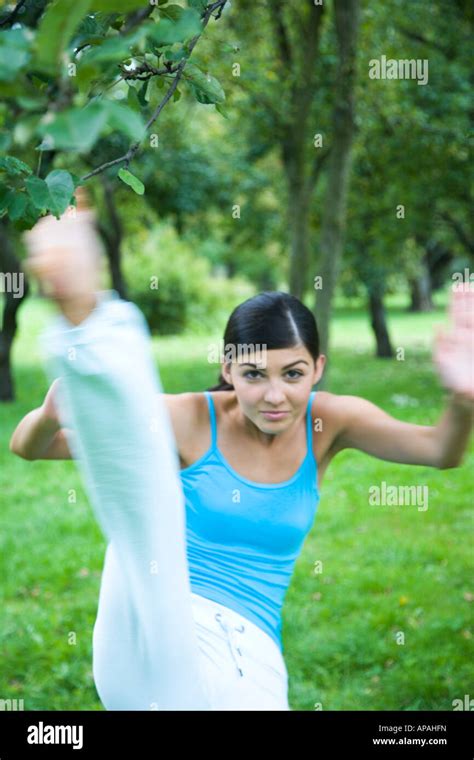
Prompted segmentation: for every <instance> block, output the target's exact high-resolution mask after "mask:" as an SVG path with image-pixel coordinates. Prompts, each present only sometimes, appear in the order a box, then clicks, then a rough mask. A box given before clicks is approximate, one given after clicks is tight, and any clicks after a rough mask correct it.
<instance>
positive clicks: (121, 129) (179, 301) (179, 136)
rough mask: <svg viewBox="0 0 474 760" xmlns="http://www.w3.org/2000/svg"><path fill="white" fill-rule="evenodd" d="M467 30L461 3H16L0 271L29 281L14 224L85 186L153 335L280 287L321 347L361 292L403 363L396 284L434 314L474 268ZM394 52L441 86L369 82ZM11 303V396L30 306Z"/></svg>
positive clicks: (3, 112)
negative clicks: (395, 337) (388, 302)
mask: <svg viewBox="0 0 474 760" xmlns="http://www.w3.org/2000/svg"><path fill="white" fill-rule="evenodd" d="M472 26H473V16H472V11H471V8H470V5H469V3H468V2H465V1H464V0H457V1H456V2H453V3H450V4H445V3H442V2H441V0H435V1H434V2H428V0H417V2H414V3H409V4H408V3H406V2H402V0H391V2H389V3H383V2H375V3H370V4H362V6H361V7H360V8H359V3H358V1H357V0H347V1H346V2H343V1H342V0H332V1H328V2H324V4H318V3H315V2H313V0H306V1H305V2H303V1H302V2H300V3H294V4H289V3H284V2H281V1H280V0H261V1H260V2H253V0H241V2H239V3H236V2H232V3H230V2H229V1H228V2H224V0H221V1H220V2H214V3H206V2H205V0H190V2H185V0H183V1H182V2H179V3H177V2H176V3H167V2H162V1H161V0H160V2H159V3H155V4H153V5H150V6H149V7H146V8H145V9H144V8H143V4H142V3H141V2H138V1H137V0H113V1H112V0H81V2H78V3H76V4H75V5H74V9H73V11H71V6H70V3H67V2H65V0H55V1H54V2H48V1H47V0H34V2H33V0H26V1H25V2H7V3H4V4H3V6H2V8H1V10H0V63H1V66H0V95H1V101H2V104H1V106H0V148H1V154H0V182H1V185H0V245H1V250H0V271H1V272H4V273H13V272H15V271H16V272H18V273H20V272H21V261H22V257H23V250H22V244H21V232H22V231H23V230H25V229H28V228H30V227H31V226H32V225H33V224H34V222H35V221H36V219H37V218H38V217H39V216H41V215H42V214H44V213H46V212H51V213H56V214H59V213H63V211H64V210H65V209H66V208H67V206H68V204H69V203H70V202H71V198H72V196H73V192H74V190H75V187H76V186H77V185H78V184H80V183H81V182H85V184H86V186H87V187H88V189H89V192H90V193H91V195H92V197H93V200H94V203H95V205H96V207H97V209H98V214H99V229H100V233H101V235H102V238H103V241H104V249H105V252H106V255H107V260H108V265H109V271H110V286H111V287H114V288H115V289H116V290H117V291H118V292H119V293H120V295H121V296H122V297H124V298H131V299H133V300H134V301H136V302H137V304H138V305H139V306H140V308H142V310H143V312H144V313H145V316H146V317H147V319H148V322H149V324H150V328H151V329H152V331H153V332H155V333H157V334H173V333H180V332H193V331H203V330H204V331H205V330H206V329H207V328H208V327H210V326H213V325H215V324H216V323H217V322H219V323H222V322H223V321H224V320H225V318H226V316H227V315H228V314H229V313H230V311H231V309H232V308H233V307H234V306H235V305H237V304H238V303H240V302H241V301H242V300H244V299H245V298H246V297H248V296H250V295H252V294H253V293H254V292H257V291H259V290H264V289H282V290H288V291H290V292H292V293H294V294H295V295H297V296H298V297H299V298H301V299H302V300H304V301H305V303H306V304H307V305H308V306H309V307H310V308H312V309H313V310H314V311H315V314H316V316H317V319H318V325H319V328H320V331H321V337H322V346H323V350H324V351H325V352H327V350H328V348H329V329H330V321H331V304H332V302H333V299H334V297H338V298H339V297H342V298H348V299H356V300H358V301H363V302H364V303H365V304H366V308H367V314H368V318H369V319H370V321H371V324H372V328H373V331H374V346H375V352H376V354H377V355H378V356H381V357H391V356H392V355H393V347H392V341H391V337H390V331H389V327H388V325H387V320H386V317H385V308H384V296H385V295H386V294H391V293H400V294H403V295H404V297H405V302H406V308H407V309H410V310H415V311H418V310H429V309H431V308H432V294H433V292H434V291H436V290H437V289H439V288H442V287H444V286H445V285H446V283H447V282H448V281H449V278H450V276H451V274H452V273H453V272H460V271H464V270H465V269H469V267H470V266H471V267H472V262H473V250H474V234H473V231H472V226H471V224H470V217H469V202H470V193H469V185H470V183H469V171H468V161H469V148H468V136H469V130H470V128H471V123H472V105H471V103H470V100H469V90H470V86H471V81H470V76H471V74H470V68H469V48H468V45H469V40H470V37H471V36H472ZM382 55H385V56H386V57H387V58H395V59H426V60H427V61H428V63H429V81H428V83H427V84H426V85H418V84H417V82H416V81H414V80H413V79H405V80H402V79H400V80H372V79H370V78H369V76H368V71H369V61H370V60H371V59H375V58H380V56H382ZM180 67H181V68H180ZM177 79H178V81H177V82H176V81H175V80H177ZM169 91H170V92H171V95H168V94H167V93H169ZM160 103H161V104H162V108H161V109H159V106H160ZM157 109H159V110H160V112H159V114H158V115H157V116H156V113H157ZM154 116H156V119H155V120H154V121H151V123H150V120H153V117H154ZM147 124H148V126H147ZM127 156H128V158H127ZM120 157H125V158H123V159H122V160H119V161H117V159H120ZM115 161H117V163H113V162H115ZM108 163H112V165H111V166H110V167H109V168H104V169H100V170H99V171H98V173H97V174H95V175H94V176H91V177H90V178H88V179H86V180H84V178H85V177H87V176H88V175H90V174H93V173H94V172H96V171H97V169H98V168H99V167H101V166H104V164H108ZM124 170H128V172H129V173H130V174H127V171H125V172H124ZM119 172H120V174H119ZM318 278H321V279H320V280H318ZM27 285H28V283H27V281H26V278H25V288H24V293H23V299H24V298H26V297H27V296H28V294H30V295H31V294H32V295H33V296H35V295H36V290H35V287H33V288H30V289H29V290H28V287H27ZM0 297H1V298H2V299H3V321H2V331H1V333H0V399H2V400H11V399H12V398H13V397H14V383H13V380H12V372H11V367H10V357H11V347H12V343H13V340H14V335H15V330H16V323H17V319H16V316H17V311H18V309H19V306H20V304H21V302H22V300H23V299H22V298H20V297H16V296H14V294H12V293H11V292H9V291H8V289H5V292H4V293H3V294H2V296H0Z"/></svg>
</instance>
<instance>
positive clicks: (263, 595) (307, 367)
mask: <svg viewBox="0 0 474 760" xmlns="http://www.w3.org/2000/svg"><path fill="white" fill-rule="evenodd" d="M27 242H28V246H29V251H30V258H29V268H30V271H31V272H32V273H33V274H35V275H36V276H37V277H38V279H39V281H40V283H41V284H42V287H43V289H44V291H47V292H48V293H49V295H50V297H51V298H53V299H54V300H55V301H56V303H57V304H58V306H59V307H60V310H61V312H62V316H58V317H57V318H56V320H55V322H54V323H53V325H52V326H51V327H50V328H49V330H48V331H47V332H46V333H45V334H44V335H43V338H42V340H43V345H44V347H45V349H46V352H47V356H48V361H49V364H48V370H49V373H50V376H51V379H53V378H56V379H55V380H54V382H53V383H52V385H51V387H50V389H49V391H48V394H47V395H46V398H45V400H44V403H43V405H42V406H41V407H40V408H38V409H35V410H33V411H32V412H30V413H29V414H27V415H26V416H25V417H24V418H23V420H21V422H20V423H19V425H18V427H17V428H16V430H15V431H14V433H13V436H12V439H11V442H10V448H11V450H12V451H13V452H14V453H16V454H18V455H19V456H22V457H24V458H25V459H30V460H31V459H66V458H69V457H74V458H75V459H77V461H78V463H79V466H80V468H81V471H82V473H83V475H84V478H85V482H86V485H87V488H88V493H89V495H90V499H91V505H92V507H93V509H94V513H95V515H96V517H97V519H98V521H99V524H100V525H101V528H102V530H103V533H104V536H105V537H106V539H107V541H108V545H107V551H106V556H105V564H104V572H103V576H102V584H101V590H100V598H99V609H98V615H97V620H96V623H95V626H94V632H93V672H94V678H95V683H96V687H97V691H98V694H99V696H100V698H101V701H102V703H103V704H104V706H105V707H106V708H107V709H137V710H144V709H146V710H148V709H164V710H174V709H178V710H208V709H211V710H289V709H290V708H289V704H288V674H287V670H286V666H285V661H284V658H283V647H282V641H281V609H282V604H283V600H284V596H285V593H286V590H287V588H288V585H289V582H290V580H291V576H292V572H293V568H294V564H295V561H296V559H297V557H298V556H299V554H300V552H301V549H302V546H303V543H304V540H305V538H306V536H307V534H308V532H309V530H310V528H311V526H312V524H313V521H314V517H315V514H316V510H317V507H318V503H319V496H320V487H321V483H322V478H323V475H324V472H325V471H326V469H327V467H328V465H329V463H330V461H331V460H332V459H333V457H334V456H335V455H336V454H337V453H338V452H339V451H341V450H342V449H344V448H355V449H359V450H361V451H365V452H366V453H368V454H370V455H372V456H375V457H378V458H380V459H384V460H387V461H392V462H402V463H406V464H418V465H426V466H432V467H437V468H445V467H454V466H457V465H459V464H460V462H461V460H462V457H463V453H464V451H465V449H466V446H467V442H468V438H469V433H470V430H471V427H472V416H473V408H474V382H473V377H472V367H473V365H472V361H473V357H472V351H473V348H472V344H473V296H472V294H471V293H459V294H456V297H455V298H454V297H453V301H452V305H451V315H452V318H453V325H452V330H451V332H450V333H449V334H444V335H442V334H441V333H440V334H439V335H438V339H437V347H436V353H435V362H436V366H437V368H438V371H439V373H440V376H441V379H442V381H443V383H444V386H445V387H446V388H447V389H449V390H450V391H451V394H450V400H449V404H448V406H447V408H446V410H445V412H444V414H443V416H442V418H441V419H440V421H439V423H438V424H437V425H436V426H424V425H414V424H410V423H406V422H402V421H400V420H397V419H394V418H393V417H391V416H390V415H388V414H387V413H385V412H384V411H383V410H381V409H380V408H378V407H377V406H375V405H374V404H372V403H371V402H369V401H367V400H365V399H363V398H359V397H356V396H346V395H336V394H333V393H329V392H322V391H320V392H315V391H314V390H313V386H314V385H315V384H316V383H317V382H318V381H319V379H320V378H321V375H322V373H323V369H324V364H325V356H324V355H322V354H320V350H319V342H318V333H317V328H316V324H315V320H314V317H313V315H312V314H311V312H310V311H309V310H308V309H307V308H306V307H305V306H304V305H303V304H302V303H301V302H300V301H299V300H298V299H296V298H294V297H293V296H291V295H288V294H286V293H281V292H265V293H260V294H259V295H257V296H255V297H253V298H250V299H248V300H247V301H245V302H244V303H242V304H240V306H238V307H237V308H236V309H235V310H234V311H233V312H232V314H231V316H230V319H229V321H228V324H227V327H226V331H225V335H224V346H225V350H226V352H228V351H229V349H230V350H231V353H232V355H231V356H230V358H229V356H224V358H223V361H222V363H221V375H220V378H219V383H218V385H217V386H214V387H212V388H210V389H209V390H208V391H206V392H205V393H204V394H201V393H182V394H177V395H169V394H163V389H162V386H161V380H160V377H159V374H157V373H156V370H155V369H154V363H153V360H152V357H151V353H150V347H149V335H148V331H147V328H146V324H145V321H144V319H143V317H142V315H141V312H140V311H139V310H138V309H137V308H136V307H135V306H134V305H133V304H131V303H127V302H124V301H122V300H120V299H119V298H118V297H117V295H116V294H115V293H114V292H113V291H99V290H98V255H99V245H98V241H97V238H96V237H95V233H94V230H93V226H92V224H91V218H90V216H85V215H84V214H82V213H80V212H79V213H78V214H77V216H76V217H63V218H62V219H61V220H60V221H57V220H55V219H52V218H47V219H44V220H42V221H41V222H40V223H39V224H38V225H37V227H36V228H35V229H34V230H33V231H32V232H31V233H29V234H28V236H27ZM262 347H263V350H262ZM241 349H243V350H241Z"/></svg>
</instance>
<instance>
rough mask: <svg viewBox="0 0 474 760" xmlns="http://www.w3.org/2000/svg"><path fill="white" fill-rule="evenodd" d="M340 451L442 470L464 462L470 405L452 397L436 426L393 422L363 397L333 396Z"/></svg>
mask: <svg viewBox="0 0 474 760" xmlns="http://www.w3.org/2000/svg"><path fill="white" fill-rule="evenodd" d="M335 400H337V401H336V404H335V406H337V412H336V414H337V415H338V420H339V423H338V427H339V431H338V434H337V436H336V441H337V444H338V448H339V449H343V448H353V449H359V450H360V451H364V452H365V453H367V454H370V455H371V456H374V457H377V458H378V459H384V460H387V461H389V462H398V463H401V464H415V465H425V466H428V467H437V468H438V469H445V468H448V467H457V466H458V465H459V464H460V463H461V462H462V459H463V455H464V453H465V450H466V447H467V444H468V441H469V434H470V431H471V429H472V421H473V413H472V404H469V403H466V402H465V401H463V400H462V399H460V398H459V397H457V396H456V394H452V396H451V398H450V401H449V404H448V407H447V409H446V410H445V412H444V414H443V416H442V417H441V419H440V421H439V422H438V424H437V425H435V426H430V425H415V424H413V423H409V422H403V421H401V420H397V419H395V417H392V416H391V415H390V414H387V412H385V411H383V409H380V408H379V407H378V406H376V405H375V404H373V403H372V402H371V401H368V400H367V399H364V398H359V397H358V396H336V397H335Z"/></svg>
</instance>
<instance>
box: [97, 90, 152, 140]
mask: <svg viewBox="0 0 474 760" xmlns="http://www.w3.org/2000/svg"><path fill="white" fill-rule="evenodd" d="M102 106H103V108H104V110H105V113H106V115H107V124H108V126H109V127H112V128H113V129H116V130H117V132H122V133H123V134H125V135H127V137H130V138H131V139H132V140H134V141H136V142H139V141H140V140H141V139H142V138H143V136H144V134H145V123H144V121H143V118H142V116H141V114H139V113H137V112H136V111H134V110H133V109H132V108H130V107H129V106H126V105H124V104H122V103H117V102H114V101H112V100H107V101H104V102H103V103H102Z"/></svg>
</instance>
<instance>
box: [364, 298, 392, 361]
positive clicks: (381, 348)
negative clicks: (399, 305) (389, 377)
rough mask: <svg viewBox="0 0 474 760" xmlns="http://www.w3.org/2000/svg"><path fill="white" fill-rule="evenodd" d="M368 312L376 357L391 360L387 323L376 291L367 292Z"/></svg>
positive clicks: (381, 302) (382, 304) (381, 300)
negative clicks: (374, 341) (375, 346)
mask: <svg viewBox="0 0 474 760" xmlns="http://www.w3.org/2000/svg"><path fill="white" fill-rule="evenodd" d="M369 311H370V324H371V325H372V330H373V331H374V335H375V340H376V345H377V350H376V356H378V357H381V358H392V357H393V349H392V346H391V343H390V336H389V334H388V329H387V321H386V319H385V306H384V303H383V298H382V296H381V295H380V291H379V290H378V289H377V290H375V289H374V290H370V291H369Z"/></svg>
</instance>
